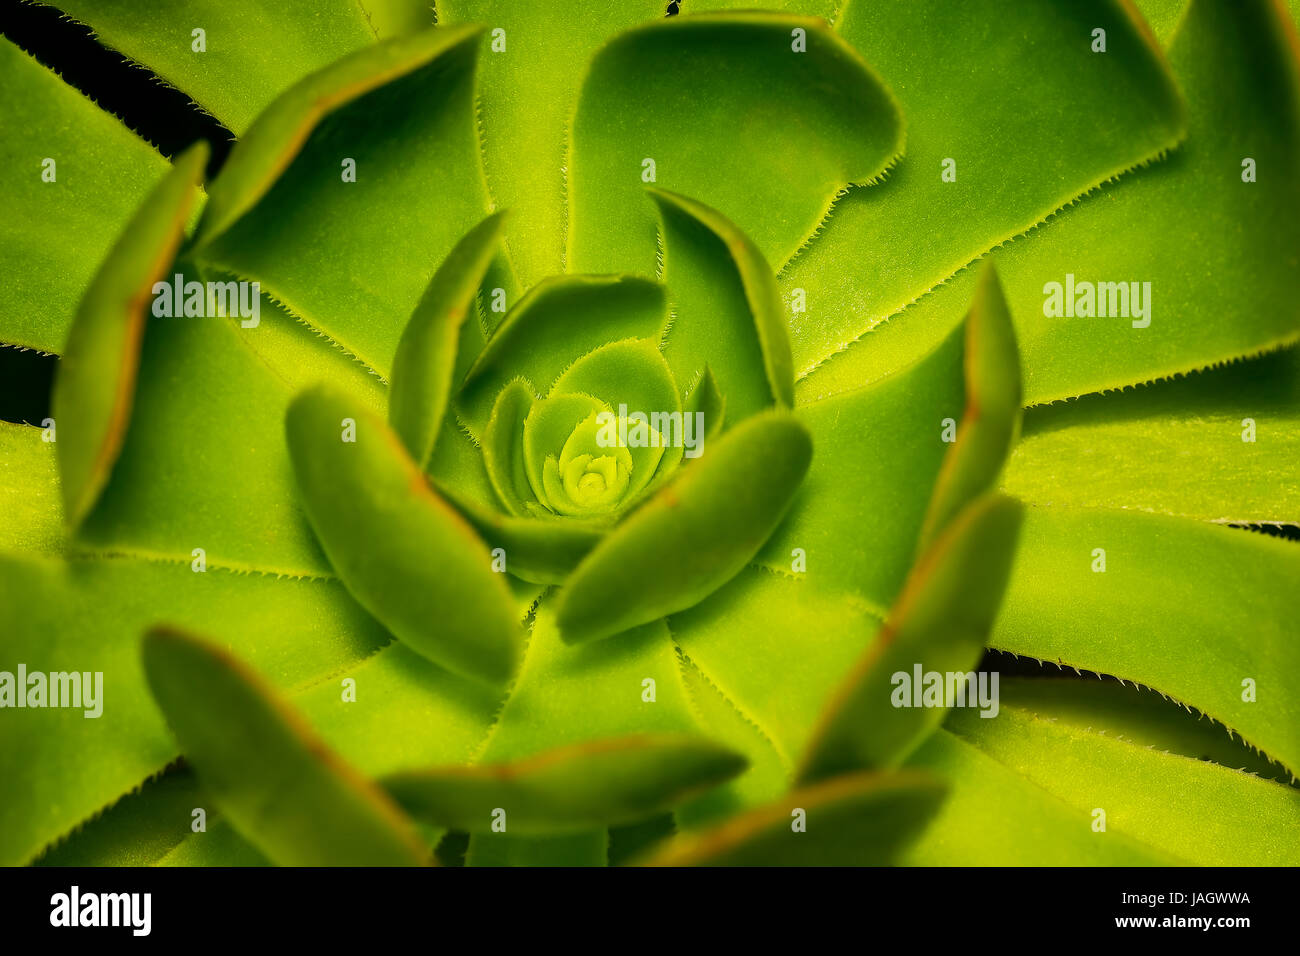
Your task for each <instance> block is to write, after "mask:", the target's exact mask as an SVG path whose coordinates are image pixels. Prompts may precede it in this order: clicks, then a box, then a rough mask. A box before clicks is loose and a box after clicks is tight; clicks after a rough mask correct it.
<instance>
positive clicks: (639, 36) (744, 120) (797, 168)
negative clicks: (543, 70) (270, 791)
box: [565, 12, 903, 273]
mask: <svg viewBox="0 0 1300 956" xmlns="http://www.w3.org/2000/svg"><path fill="white" fill-rule="evenodd" d="M801 47H802V48H803V49H802V50H801ZM683 77H690V78H691V82H689V83H684V82H682V78H683ZM793 130H797V134H795V135H792V131H793ZM902 147H903V126H902V121H901V119H900V117H899V111H898V107H897V106H896V104H895V102H894V99H893V97H892V96H891V95H890V93H889V91H888V90H887V89H886V88H885V86H884V84H883V83H881V81H880V79H879V78H878V77H877V76H876V74H875V73H874V72H873V71H872V69H871V68H870V67H869V66H867V64H866V63H865V62H864V61H863V60H862V58H861V57H860V56H859V55H858V53H857V51H856V50H854V49H853V47H851V46H849V45H848V44H847V43H845V42H844V41H843V40H842V39H841V38H840V37H839V36H838V35H837V34H835V33H833V32H831V31H830V29H828V27H827V26H826V24H825V22H824V21H822V20H818V19H815V18H812V17H797V16H792V15H789V14H783V13H763V12H747V13H712V14H699V15H690V16H680V17H670V18H668V19H666V20H660V21H658V22H655V23H651V24H647V25H645V26H641V27H637V28H635V29H632V30H628V31H627V32H625V33H622V34H620V35H619V36H618V37H616V38H615V39H614V40H612V41H611V42H610V43H608V44H606V45H605V46H604V47H603V48H602V49H601V50H600V51H599V52H598V53H597V54H596V55H595V57H593V59H592V61H591V65H590V67H589V68H588V73H587V77H586V79H585V81H584V82H583V87H582V92H581V94H580V95H579V98H578V106H577V112H576V113H575V116H574V121H573V143H572V146H571V148H570V150H569V156H568V171H569V198H570V206H569V231H568V235H567V240H568V246H567V251H566V263H565V264H566V266H567V268H569V269H570V270H573V271H579V272H608V271H616V270H627V271H635V272H644V273H649V272H650V271H651V270H652V269H653V268H654V265H655V250H656V241H655V238H656V237H655V223H654V218H653V216H652V214H651V212H652V210H651V208H650V206H649V204H648V203H646V202H645V201H644V199H642V198H640V197H638V195H637V194H638V192H639V191H640V189H641V188H642V187H643V186H644V184H645V183H647V182H654V183H658V184H659V185H661V186H663V187H665V188H667V189H671V190H673V191H674V192H677V193H681V194H682V195H686V196H691V197H694V198H695V199H697V200H698V201H700V202H702V203H706V204H708V205H709V206H712V207H713V208H715V209H717V210H718V211H719V212H720V213H721V214H722V215H724V216H726V217H727V218H728V219H730V220H731V221H732V222H734V223H735V224H736V225H737V226H738V227H739V228H740V229H741V230H742V231H743V232H744V233H745V234H746V235H747V236H750V237H751V238H752V239H753V241H754V243H755V245H757V247H758V248H759V249H760V250H761V251H762V254H763V255H764V256H765V257H766V258H767V261H768V262H771V263H775V264H777V265H780V264H781V263H784V262H785V261H786V260H787V259H788V258H789V257H790V256H791V255H792V254H793V253H794V251H795V250H796V249H798V248H799V246H800V245H802V244H803V243H804V242H805V241H807V240H808V238H809V237H810V236H811V235H812V234H813V232H814V230H816V228H817V226H818V224H819V223H820V222H821V220H822V219H823V218H824V217H825V215H826V213H827V211H828V210H829V209H830V206H831V203H832V202H833V201H834V199H835V196H836V195H837V194H838V193H839V192H840V191H841V190H842V189H843V188H844V187H845V186H846V185H848V184H849V183H865V182H868V181H870V180H872V179H874V178H875V177H877V176H879V175H880V174H881V173H882V172H883V171H884V170H885V168H886V166H887V165H888V164H889V163H890V162H891V161H892V160H893V159H894V158H895V157H897V156H898V154H899V153H900V152H901V151H902ZM647 161H650V164H647Z"/></svg>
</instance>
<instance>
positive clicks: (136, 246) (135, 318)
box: [53, 143, 208, 529]
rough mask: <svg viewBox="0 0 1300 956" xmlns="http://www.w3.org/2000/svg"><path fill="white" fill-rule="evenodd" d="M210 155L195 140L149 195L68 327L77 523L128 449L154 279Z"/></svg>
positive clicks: (57, 400)
mask: <svg viewBox="0 0 1300 956" xmlns="http://www.w3.org/2000/svg"><path fill="white" fill-rule="evenodd" d="M207 158H208V149H207V145H206V144H205V143H199V144H197V145H195V146H192V147H191V148H190V149H189V150H188V151H187V152H186V153H185V154H184V155H183V156H182V157H181V158H180V159H178V160H177V162H176V166H175V168H173V169H172V170H171V172H169V173H168V174H167V175H166V177H164V178H163V180H162V182H161V183H159V184H158V185H157V186H156V187H155V188H154V190H153V192H152V193H150V194H149V196H148V198H147V199H145V201H144V203H143V204H142V205H141V206H140V209H139V210H138V211H137V212H136V214H135V216H134V217H132V219H131V222H130V224H129V225H128V226H127V227H126V230H125V231H124V232H123V233H122V237H121V238H120V239H119V240H118V242H117V244H116V245H115V246H114V247H113V249H112V251H111V252H109V254H108V258H106V259H105V260H104V262H103V264H102V265H101V266H100V267H99V271H98V272H97V273H96V274H95V278H94V279H92V280H91V283H90V287H89V288H88V289H87V290H86V294H85V297H84V298H83V299H82V300H81V305H80V306H79V307H78V309H77V316H76V318H75V319H74V320H73V324H72V328H71V330H69V332H68V341H67V346H66V349H65V351H64V354H63V361H62V363H61V364H60V366H59V374H58V377H57V379H56V381H55V384H54V396H53V406H54V420H55V422H56V423H58V426H59V441H58V442H57V451H58V458H59V475H60V477H61V479H62V488H63V502H64V512H65V515H66V517H67V522H68V524H69V526H70V527H72V528H74V529H75V528H76V527H77V526H79V525H80V524H81V523H82V521H83V520H84V519H85V517H86V515H87V514H89V513H90V510H91V508H93V507H94V505H95V502H96V501H97V500H98V498H99V495H100V492H101V491H103V488H104V485H105V484H106V483H107V482H108V477H109V474H110V472H111V471H112V469H113V465H114V463H115V462H116V461H117V456H118V453H119V452H120V451H121V450H122V443H123V441H124V439H125V436H126V429H127V425H128V424H129V422H130V419H131V404H132V402H133V400H134V396H135V380H136V372H137V369H138V367H139V362H140V343H141V340H142V339H143V337H144V326H145V318H146V315H147V313H148V310H149V302H150V297H151V295H152V290H153V285H154V283H155V282H156V281H157V280H158V279H160V278H162V276H163V274H164V273H165V272H166V270H167V268H168V266H170V265H171V262H172V258H173V257H174V256H175V254H176V250H177V249H178V248H179V247H180V243H181V239H182V238H183V236H184V231H185V223H186V220H187V219H188V217H189V214H190V209H191V208H192V206H193V204H194V199H195V197H196V195H197V193H196V187H197V186H198V185H199V183H200V182H201V181H202V177H203V167H204V164H205V163H206V162H207Z"/></svg>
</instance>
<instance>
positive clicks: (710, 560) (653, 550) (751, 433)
mask: <svg viewBox="0 0 1300 956" xmlns="http://www.w3.org/2000/svg"><path fill="white" fill-rule="evenodd" d="M811 459H812V440H811V438H810V437H809V435H808V432H807V430H806V429H805V428H804V426H803V425H801V424H799V422H798V421H796V420H795V419H794V417H793V416H791V415H789V414H786V413H782V412H767V413H764V414H761V415H755V416H752V417H751V418H749V419H746V420H745V421H744V422H742V423H741V424H739V425H737V426H736V427H735V428H733V429H731V430H730V431H728V432H727V433H726V434H724V435H723V436H722V437H721V438H720V439H719V440H718V442H717V444H716V445H715V446H713V447H711V448H708V449H705V453H704V456H703V457H701V458H700V459H699V460H698V461H697V462H695V463H694V464H693V465H692V466H691V467H690V468H686V469H683V470H682V472H681V474H680V477H678V478H677V479H675V480H674V481H672V482H670V483H669V484H667V485H665V486H664V487H663V488H662V489H661V490H660V491H659V492H658V493H656V495H655V496H654V497H653V498H652V499H650V500H649V501H648V502H647V503H646V504H645V505H644V506H642V507H641V508H640V509H639V510H637V511H636V512H635V513H634V514H632V515H631V516H630V517H628V518H627V519H626V520H624V521H623V523H622V524H620V525H619V526H618V527H617V528H616V529H614V530H613V531H612V532H611V533H610V534H609V535H608V536H607V537H606V538H605V539H604V540H602V541H601V543H600V544H598V545H597V546H596V548H595V549H594V550H593V551H592V552H591V553H590V554H589V555H587V557H586V558H584V559H583V561H582V563H581V564H580V565H578V567H577V569H576V570H575V571H574V572H573V574H572V576H571V577H570V578H569V580H568V581H567V582H566V584H565V586H564V590H563V591H561V593H560V598H559V610H558V612H557V614H558V618H559V623H560V630H561V633H562V634H563V635H564V638H565V640H566V641H573V642H578V641H587V640H593V639H596V638H600V637H608V636H609V635H611V634H617V633H619V632H620V631H624V630H627V629H628V628H631V627H635V626H637V625H638V624H645V623H647V622H649V621H653V620H655V619H657V618H660V617H663V616H664V615H666V614H672V613H674V612H676V611H682V610H685V609H686V608H688V607H690V606H691V605H693V604H695V603H697V602H698V601H700V600H701V599H702V598H704V597H706V596H707V595H709V594H711V593H712V592H713V591H715V590H717V589H718V588H719V587H721V586H722V585H723V584H725V583H726V582H727V581H729V580H731V578H733V577H734V576H735V575H736V573H737V572H739V571H740V569H741V568H743V567H744V566H745V564H746V563H747V562H748V561H749V560H750V559H751V558H753V556H754V554H755V553H756V552H757V551H758V549H759V547H760V546H761V545H762V543H763V542H764V541H765V540H766V539H767V536H768V535H769V534H771V532H772V529H773V528H774V527H775V526H776V524H777V522H779V521H780V519H781V517H782V516H783V515H784V514H785V511H786V509H787V508H788V507H789V505H790V502H791V500H792V499H793V497H794V493H795V491H796V490H797V489H798V487H799V484H800V482H802V481H803V477H804V475H805V474H806V473H807V471H808V464H809V462H810V461H811Z"/></svg>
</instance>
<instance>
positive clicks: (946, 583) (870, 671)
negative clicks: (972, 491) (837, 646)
mask: <svg viewBox="0 0 1300 956" xmlns="http://www.w3.org/2000/svg"><path fill="white" fill-rule="evenodd" d="M1019 526H1020V506H1019V504H1018V503H1017V502H1015V501H1013V500H1011V499H1009V498H1002V497H998V496H988V497H986V498H983V499H980V500H978V501H976V502H975V503H973V504H971V505H970V506H969V508H967V509H966V510H965V511H963V512H962V513H961V514H959V515H958V516H957V517H956V518H955V519H953V521H952V522H951V523H950V524H948V525H947V526H946V527H945V529H944V530H943V531H942V532H941V533H940V534H939V536H938V537H937V538H936V539H935V541H934V543H933V544H932V545H931V546H930V548H929V549H928V551H927V552H926V553H925V554H924V555H923V556H922V557H921V559H920V560H919V561H918V562H917V564H916V567H915V568H914V569H913V571H912V574H911V576H910V577H909V578H908V581H907V584H906V585H905V586H904V588H903V593H902V595H900V597H899V599H898V603H897V604H896V605H895V606H894V609H893V611H892V612H891V613H890V615H889V619H888V620H887V621H886V622H885V625H884V627H883V628H881V630H880V633H879V635H878V636H877V637H876V641H875V643H874V644H873V645H872V646H871V648H870V649H868V651H867V652H866V654H865V655H863V657H862V659H861V660H860V661H859V663H858V665H857V666H856V667H855V668H854V669H853V671H852V672H851V673H850V674H849V676H848V677H847V678H846V679H845V681H844V683H843V684H842V685H841V686H840V688H839V690H838V691H837V692H836V694H835V695H834V697H833V698H832V700H831V703H830V705H829V706H828V707H827V709H826V712H825V714H824V715H823V717H822V722H821V726H820V728H819V729H818V731H817V733H816V735H815V736H814V738H813V741H812V744H811V745H810V746H809V748H808V751H807V753H806V754H805V755H804V758H803V763H802V767H801V769H800V771H799V779H800V781H802V782H809V781H815V780H821V779H824V778H826V777H830V776H833V775H835V774H837V773H845V772H849V771H852V770H860V769H868V770H875V769H883V768H888V767H893V766H896V765H897V764H899V763H900V762H902V761H903V760H904V759H906V758H907V756H908V754H909V753H911V752H912V751H913V750H915V749H916V747H917V745H919V744H920V743H921V742H922V741H923V740H924V739H925V737H926V736H927V735H928V734H929V733H930V732H932V731H933V730H934V728H935V727H937V726H938V725H939V724H940V723H941V722H942V721H943V714H944V709H943V708H942V707H919V706H917V707H909V706H899V704H898V701H897V697H898V694H899V692H900V690H903V688H902V687H900V686H899V684H898V681H897V680H896V679H895V675H897V674H899V673H904V674H907V675H909V676H911V675H912V673H913V671H914V669H919V670H920V671H921V672H922V673H928V672H936V671H937V672H938V673H940V674H961V675H969V674H970V672H972V671H973V670H974V669H975V666H976V664H978V663H979V660H980V657H981V656H982V655H983V652H984V644H985V642H986V641H987V640H988V635H989V631H990V630H991V628H992V626H993V621H994V618H995V617H996V616H997V612H998V606H999V604H1000V603H1001V601H1002V592H1003V590H1004V589H1005V587H1006V582H1007V577H1008V575H1009V574H1010V571H1011V560H1012V556H1013V554H1014V551H1015V541H1016V533H1017V531H1018V529H1019ZM962 680H963V682H964V681H965V680H966V677H965V676H964V677H963V678H962ZM963 688H964V690H963V692H962V698H963V699H964V698H965V694H966V693H967V692H969V693H973V692H974V688H973V687H971V686H969V685H966V684H963ZM912 690H913V692H914V693H916V694H919V693H920V692H921V687H920V682H919V680H918V682H917V684H916V685H915V686H914V687H913V688H912Z"/></svg>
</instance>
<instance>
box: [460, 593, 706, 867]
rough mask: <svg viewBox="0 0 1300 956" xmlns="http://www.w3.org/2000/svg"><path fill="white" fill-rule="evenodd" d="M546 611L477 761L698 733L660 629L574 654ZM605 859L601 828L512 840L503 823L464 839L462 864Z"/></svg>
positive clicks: (547, 605) (549, 608)
mask: <svg viewBox="0 0 1300 956" xmlns="http://www.w3.org/2000/svg"><path fill="white" fill-rule="evenodd" d="M553 605H554V602H553V601H549V600H548V601H543V602H542V604H541V605H540V606H539V607H538V609H537V613H536V617H535V619H534V623H533V630H532V636H531V637H530V639H529V641H528V648H527V653H526V654H525V657H524V662H523V666H522V667H521V668H520V671H519V677H518V680H516V682H515V686H514V690H513V692H512V693H511V695H510V699H509V700H507V701H506V704H505V706H504V707H503V708H502V710H501V716H500V719H499V720H498V721H497V723H496V725H495V726H494V727H493V728H492V733H491V735H490V737H489V739H488V741H487V744H486V745H485V746H484V748H483V750H482V751H481V753H480V755H479V757H478V759H479V760H481V761H487V762H493V763H495V762H502V761H514V760H519V759H526V758H528V757H531V756H533V755H534V754H537V753H539V752H540V751H543V750H547V749H549V748H552V747H556V746H564V745H566V744H576V743H582V742H584V741H588V740H592V739H593V738H596V737H598V736H619V735H623V734H640V733H671V734H700V733H701V730H700V728H699V726H698V725H697V724H696V721H695V718H694V715H693V714H692V712H691V709H690V706H689V704H688V702H687V696H686V689H685V687H684V686H683V685H682V681H681V677H680V673H679V670H678V662H677V655H676V653H675V651H674V648H673V645H672V640H671V639H670V637H669V635H668V632H667V629H666V628H665V627H664V625H663V622H662V621H656V622H654V623H651V624H647V625H645V626H644V627H639V628H637V629H636V630H634V631H631V632H629V633H627V634H624V635H623V636H622V637H621V638H620V639H619V640H617V641H598V642H595V643H591V644H583V645H579V646H576V647H575V646H571V645H568V644H565V643H564V642H563V641H562V640H561V639H560V633H559V631H558V630H557V628H556V624H555V615H554V610H553ZM597 689H598V690H597ZM597 728H599V730H597ZM607 860H608V831H607V830H605V829H604V828H597V829H593V830H591V831H588V832H586V833H581V834H572V835H564V836H560V837H554V838H541V837H537V838H530V837H523V836H520V837H515V836H512V835H511V834H510V832H509V820H508V818H507V821H506V832H505V833H482V834H474V835H473V836H471V838H470V845H469V852H468V854H467V856H466V862H467V863H468V864H469V865H472V866H481V865H488V866H494V865H505V864H510V865H521V864H527V863H543V864H564V865H583V866H603V865H605V864H606V862H607Z"/></svg>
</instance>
